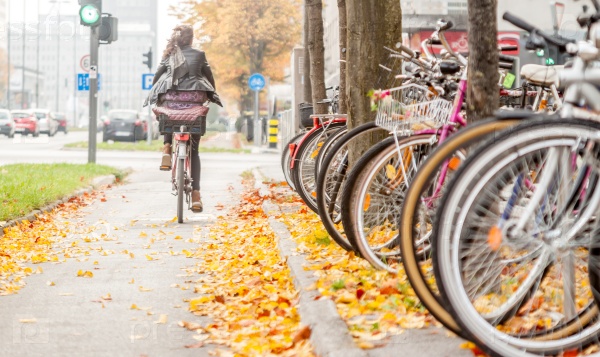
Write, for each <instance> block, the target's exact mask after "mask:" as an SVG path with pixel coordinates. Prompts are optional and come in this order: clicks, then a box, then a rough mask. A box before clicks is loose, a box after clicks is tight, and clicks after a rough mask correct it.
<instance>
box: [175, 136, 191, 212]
mask: <svg viewBox="0 0 600 357" xmlns="http://www.w3.org/2000/svg"><path fill="white" fill-rule="evenodd" d="M183 130H184V129H183V128H182V131H181V132H180V133H176V134H173V139H174V140H175V142H176V143H177V144H176V145H175V150H174V151H173V156H174V160H173V168H172V169H171V182H172V184H173V191H174V193H173V195H174V196H177V189H178V187H177V165H179V164H180V161H182V162H183V165H184V169H183V171H184V175H185V176H187V177H184V185H185V187H184V192H185V193H186V194H188V193H189V192H190V189H189V188H190V187H191V185H192V180H193V179H192V175H191V171H192V170H191V161H190V154H191V146H190V145H189V143H190V140H191V134H190V133H189V132H185V131H183ZM186 201H187V203H188V206H189V200H188V199H187V197H186Z"/></svg>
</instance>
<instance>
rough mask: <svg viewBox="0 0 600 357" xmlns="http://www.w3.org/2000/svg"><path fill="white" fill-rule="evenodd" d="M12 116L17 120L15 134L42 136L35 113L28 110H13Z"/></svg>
mask: <svg viewBox="0 0 600 357" xmlns="http://www.w3.org/2000/svg"><path fill="white" fill-rule="evenodd" d="M11 115H12V117H13V119H14V120H15V132H16V133H21V134H23V135H27V134H31V135H33V136H34V137H38V136H40V126H39V125H38V119H37V117H36V115H35V113H33V112H30V111H28V110H13V111H11Z"/></svg>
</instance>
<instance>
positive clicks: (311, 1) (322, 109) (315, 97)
mask: <svg viewBox="0 0 600 357" xmlns="http://www.w3.org/2000/svg"><path fill="white" fill-rule="evenodd" d="M306 7H307V10H308V25H309V33H308V49H309V51H310V82H311V85H312V101H313V107H314V113H315V114H326V113H327V109H328V106H327V104H317V102H319V101H321V100H323V99H325V98H326V97H327V93H326V92H325V45H324V44H323V35H324V30H323V1H322V0H306Z"/></svg>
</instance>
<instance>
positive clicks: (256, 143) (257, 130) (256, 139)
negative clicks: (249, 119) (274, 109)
mask: <svg viewBox="0 0 600 357" xmlns="http://www.w3.org/2000/svg"><path fill="white" fill-rule="evenodd" d="M258 99H259V96H258V91H257V90H255V91H254V146H256V147H259V146H260V132H261V130H260V125H259V123H258V107H259V106H258Z"/></svg>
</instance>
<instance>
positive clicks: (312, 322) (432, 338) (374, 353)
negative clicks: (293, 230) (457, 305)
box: [255, 170, 473, 357]
mask: <svg viewBox="0 0 600 357" xmlns="http://www.w3.org/2000/svg"><path fill="white" fill-rule="evenodd" d="M255 176H257V177H259V178H260V177H262V178H263V179H259V180H257V185H258V187H259V188H260V194H261V195H262V196H270V195H272V194H273V192H274V191H273V190H274V189H273V187H269V186H267V185H266V184H265V183H263V181H265V180H264V179H267V180H266V181H271V180H272V181H273V182H281V181H283V180H284V178H283V173H282V172H281V170H279V172H274V171H270V172H268V173H267V172H264V170H259V171H255ZM275 191H278V192H279V193H282V194H285V195H290V194H291V190H290V189H289V187H287V186H278V187H277V188H275ZM293 195H296V194H293ZM302 207H303V204H296V205H295V206H294V205H290V204H285V205H284V206H282V205H281V204H278V203H277V202H275V201H273V200H272V201H271V202H268V203H265V204H264V205H263V209H264V211H265V213H267V214H268V215H269V217H270V218H269V221H270V224H271V227H272V229H273V230H274V231H275V233H276V234H277V236H278V238H279V247H280V251H281V255H282V257H283V258H284V259H285V260H286V261H287V264H288V266H289V268H290V270H291V273H292V275H293V278H294V284H295V285H296V289H297V290H298V291H299V292H300V303H301V306H300V315H301V318H302V323H303V324H306V325H309V326H311V328H312V331H313V334H312V335H311V343H312V345H313V347H314V349H315V352H316V353H317V355H319V356H323V357H326V356H331V357H334V356H345V357H346V356H347V357H350V356H357V357H358V356H364V357H367V356H369V357H388V356H395V355H399V354H401V355H407V356H417V355H418V356H431V357H438V356H465V357H472V355H473V354H472V352H471V351H470V350H466V349H462V348H460V344H462V343H463V342H465V341H464V340H462V339H460V338H456V337H450V335H451V333H449V332H448V331H447V330H446V329H444V328H443V327H428V328H422V329H417V328H406V329H402V330H401V331H399V332H398V333H396V334H392V335H390V336H388V337H387V338H384V339H382V340H374V341H373V342H374V343H373V345H372V346H369V347H375V348H370V349H361V348H359V347H357V346H356V344H355V342H354V341H353V338H352V336H351V333H350V329H349V327H348V324H347V323H346V322H345V321H344V319H343V318H342V317H341V316H340V314H339V312H338V310H337V309H336V304H335V303H334V301H333V300H331V299H323V297H321V298H318V299H317V297H318V295H319V294H318V293H317V291H315V290H314V289H315V288H314V286H315V282H316V281H317V278H316V277H315V273H314V272H313V271H311V270H306V267H308V266H309V265H310V264H309V262H308V261H307V259H306V258H307V256H306V254H299V250H298V244H297V242H296V241H295V240H294V238H293V237H292V234H290V231H289V230H288V228H287V227H286V225H285V224H283V223H282V222H281V220H282V218H281V217H282V215H285V214H290V213H293V212H295V211H298V210H300V209H302ZM332 244H335V243H332ZM357 318H358V317H357ZM363 318H373V316H364V317H363ZM353 320H355V319H353Z"/></svg>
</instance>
